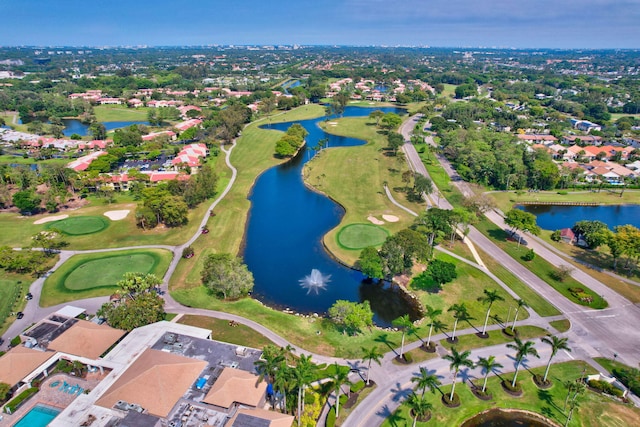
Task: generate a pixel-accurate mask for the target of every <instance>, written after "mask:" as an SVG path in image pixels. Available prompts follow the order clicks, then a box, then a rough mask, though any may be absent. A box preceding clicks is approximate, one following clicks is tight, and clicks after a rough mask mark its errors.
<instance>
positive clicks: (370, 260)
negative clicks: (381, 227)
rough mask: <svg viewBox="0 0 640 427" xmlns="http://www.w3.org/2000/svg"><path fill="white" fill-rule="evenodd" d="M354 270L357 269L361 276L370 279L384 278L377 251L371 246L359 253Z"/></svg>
mask: <svg viewBox="0 0 640 427" xmlns="http://www.w3.org/2000/svg"><path fill="white" fill-rule="evenodd" d="M356 268H359V269H360V271H362V274H364V275H365V276H367V277H370V278H372V279H382V278H383V277H384V272H383V271H382V268H383V264H382V259H381V258H380V254H379V253H378V250H377V249H376V248H374V247H373V246H368V247H366V248H364V249H363V250H362V251H361V252H360V256H359V257H358V261H357V263H356Z"/></svg>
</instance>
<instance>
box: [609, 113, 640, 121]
mask: <svg viewBox="0 0 640 427" xmlns="http://www.w3.org/2000/svg"><path fill="white" fill-rule="evenodd" d="M622 117H634V118H636V119H640V114H624V113H612V114H611V121H612V122H615V121H616V120H618V119H620V118H622Z"/></svg>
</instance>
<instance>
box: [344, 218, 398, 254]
mask: <svg viewBox="0 0 640 427" xmlns="http://www.w3.org/2000/svg"><path fill="white" fill-rule="evenodd" d="M389 234H390V233H389V232H388V231H387V230H386V229H384V228H382V227H380V226H377V225H373V224H349V225H345V226H344V227H342V228H341V229H340V231H339V232H338V236H337V239H338V243H339V244H340V246H342V247H343V248H345V249H363V248H366V247H367V246H379V245H381V244H383V243H384V241H385V239H386V238H387V236H389Z"/></svg>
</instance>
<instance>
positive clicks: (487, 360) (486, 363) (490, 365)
mask: <svg viewBox="0 0 640 427" xmlns="http://www.w3.org/2000/svg"><path fill="white" fill-rule="evenodd" d="M476 366H480V367H481V368H482V370H483V371H484V383H483V384H482V392H483V393H484V391H485V390H486V389H487V379H488V378H489V374H490V373H491V372H493V370H494V369H498V368H502V365H501V364H500V363H498V362H496V357H495V356H489V357H478V363H476Z"/></svg>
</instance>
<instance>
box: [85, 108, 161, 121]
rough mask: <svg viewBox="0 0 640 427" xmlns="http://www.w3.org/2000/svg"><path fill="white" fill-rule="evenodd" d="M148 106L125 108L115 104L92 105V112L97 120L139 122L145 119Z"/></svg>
mask: <svg viewBox="0 0 640 427" xmlns="http://www.w3.org/2000/svg"><path fill="white" fill-rule="evenodd" d="M147 111H149V108H146V107H141V108H127V107H122V106H115V105H111V106H108V105H98V106H96V107H93V112H94V113H95V115H96V119H98V121H99V122H128V121H132V122H139V121H146V120H147Z"/></svg>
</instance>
